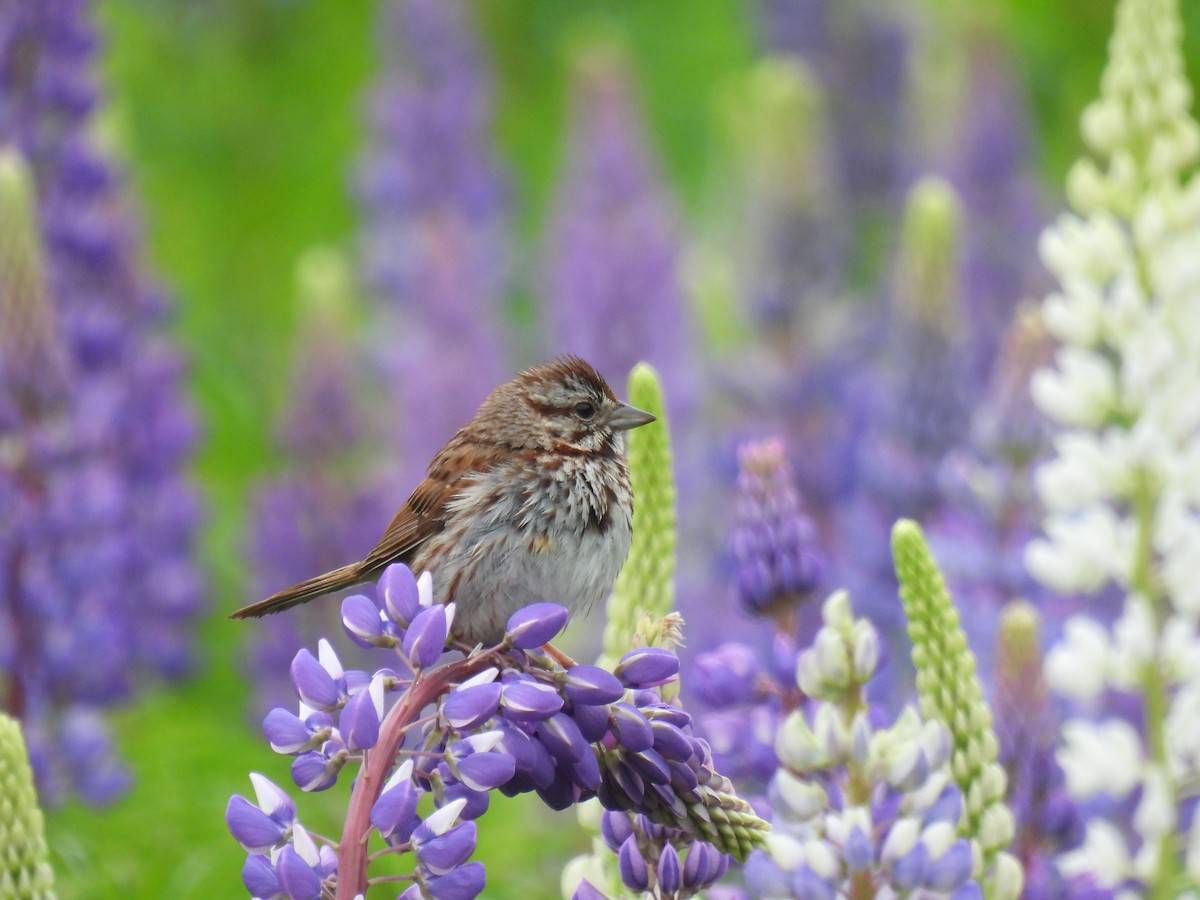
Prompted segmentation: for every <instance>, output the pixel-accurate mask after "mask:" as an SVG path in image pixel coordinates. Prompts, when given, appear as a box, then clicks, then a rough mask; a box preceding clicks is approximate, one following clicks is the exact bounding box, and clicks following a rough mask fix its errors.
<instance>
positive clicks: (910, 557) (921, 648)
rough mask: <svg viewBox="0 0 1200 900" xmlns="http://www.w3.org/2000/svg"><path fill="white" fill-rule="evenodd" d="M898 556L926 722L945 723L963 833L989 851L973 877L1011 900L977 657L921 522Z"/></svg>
mask: <svg viewBox="0 0 1200 900" xmlns="http://www.w3.org/2000/svg"><path fill="white" fill-rule="evenodd" d="M892 554H893V556H894V557H895V560H896V576H897V577H898V578H899V580H900V599H901V601H902V602H903V604H904V613H905V615H906V616H907V618H908V623H909V629H908V634H909V638H910V639H911V640H912V643H913V665H914V666H915V667H916V670H917V692H918V694H919V697H920V705H921V712H922V714H923V715H924V716H925V717H926V718H927V719H938V720H940V721H941V722H942V723H944V724H945V725H946V727H947V728H948V729H949V730H950V736H951V739H952V740H953V742H954V750H953V752H952V754H951V758H950V771H951V773H952V774H953V776H954V780H955V781H956V782H957V783H958V787H959V789H960V790H961V791H962V794H963V798H964V806H965V809H964V811H963V819H962V821H960V822H959V833H960V834H962V835H963V836H964V837H967V838H969V839H972V840H974V841H976V842H977V843H978V844H979V846H980V848H981V850H982V851H983V853H982V857H981V862H982V871H979V872H976V873H975V874H976V877H977V878H979V879H980V881H981V884H982V885H983V887H984V891H985V894H986V896H987V897H988V898H990V900H1009V898H1015V897H1016V896H1017V895H1016V894H1013V893H1009V891H1010V890H1011V887H1012V884H1013V878H1012V868H1011V865H1010V864H1009V863H1008V862H1007V861H1005V862H1004V863H1003V864H999V863H998V860H999V858H1000V857H1001V856H1005V855H1006V854H1004V852H1003V851H1004V850H1005V848H1006V847H1007V846H1008V843H1009V841H1010V840H1011V838H1012V831H1013V829H1012V814H1011V812H1009V810H1008V808H1007V806H1005V804H1004V789H1005V786H1006V779H1005V777H1004V771H1003V769H1002V768H1001V767H1000V764H999V762H998V761H997V746H998V745H997V741H996V735H995V734H994V733H993V732H992V727H991V721H992V717H991V711H990V710H989V709H988V706H987V701H985V700H984V698H983V688H982V687H981V686H980V684H979V679H978V678H977V677H976V676H975V657H974V656H973V655H972V654H971V650H970V648H969V647H968V646H967V643H966V638H965V637H964V636H963V633H962V628H961V627H960V625H959V620H958V611H957V610H956V609H955V608H954V602H953V600H951V598H950V592H949V591H948V590H947V589H946V582H945V579H943V577H942V573H941V572H940V571H939V570H938V567H937V563H936V562H935V561H934V559H933V555H932V554H931V553H930V552H929V546H928V544H926V543H925V536H924V534H922V533H921V529H920V527H919V526H918V525H917V523H916V522H912V521H909V520H907V519H902V520H901V521H899V522H897V523H896V526H895V528H893V529H892ZM999 871H1003V872H1004V873H1005V874H1004V878H998V877H996V873H997V872H999ZM1018 893H1019V886H1018Z"/></svg>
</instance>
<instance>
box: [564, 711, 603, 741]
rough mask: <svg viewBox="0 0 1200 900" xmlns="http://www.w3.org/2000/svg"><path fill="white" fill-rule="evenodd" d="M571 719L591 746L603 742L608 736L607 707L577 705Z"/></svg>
mask: <svg viewBox="0 0 1200 900" xmlns="http://www.w3.org/2000/svg"><path fill="white" fill-rule="evenodd" d="M571 718H572V719H574V720H575V724H576V725H578V726H579V733H580V734H582V735H583V737H584V739H585V740H586V741H587V742H588V743H589V744H594V743H596V742H597V741H600V740H603V739H604V736H605V735H606V734H608V707H607V706H581V705H580V704H578V703H577V704H575V709H574V710H573V711H572V712H571Z"/></svg>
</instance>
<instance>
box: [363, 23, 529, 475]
mask: <svg viewBox="0 0 1200 900" xmlns="http://www.w3.org/2000/svg"><path fill="white" fill-rule="evenodd" d="M471 13H472V7H471V6H470V5H469V4H467V3H464V2H462V0H390V2H387V3H384V4H381V12H380V21H379V28H378V31H379V35H380V43H381V52H382V57H383V67H382V70H381V73H380V76H379V80H378V82H377V84H376V85H375V86H374V87H373V88H372V90H371V92H370V95H369V102H368V118H369V130H370V136H369V140H368V144H367V147H366V149H365V151H364V153H363V158H362V161H361V164H360V167H359V175H358V195H359V203H360V209H361V211H362V219H363V234H362V254H363V259H362V265H363V272H364V277H365V281H366V284H367V287H368V289H369V290H371V291H372V292H373V293H374V294H375V296H376V297H377V298H378V300H379V301H380V302H379V304H378V307H377V316H378V320H377V327H378V331H379V334H380V335H381V338H380V343H379V345H378V346H377V347H376V350H377V351H378V353H379V354H380V355H381V357H382V368H383V370H384V372H383V374H384V378H385V381H386V383H387V385H388V386H389V388H390V389H391V390H392V391H393V392H394V395H393V396H394V399H395V403H396V404H397V408H398V410H399V415H398V416H396V417H395V421H396V429H395V438H394V439H393V440H394V441H395V444H394V445H395V446H396V447H398V448H399V449H400V450H401V451H402V453H403V460H402V463H401V473H400V475H401V482H402V483H403V484H405V485H408V486H410V487H411V485H415V484H416V483H417V482H418V481H420V479H421V477H422V476H423V475H424V467H425V465H426V464H427V463H428V461H429V460H430V459H432V458H433V455H434V454H435V453H436V452H437V450H438V449H439V448H440V447H441V446H442V444H443V443H445V442H446V440H448V439H449V438H450V437H451V436H452V435H453V434H454V432H455V431H456V430H457V429H458V427H459V426H460V425H461V424H462V423H463V422H464V421H466V420H467V419H468V418H470V416H471V414H472V413H474V411H475V408H476V407H477V406H478V405H479V403H480V402H482V400H483V399H484V397H485V396H486V395H487V393H488V391H490V390H491V389H492V388H493V387H494V386H496V385H497V384H499V383H500V382H502V381H504V380H505V379H506V378H507V377H508V375H509V374H510V373H509V364H508V348H507V341H506V339H505V335H504V330H503V327H502V321H503V312H504V302H505V301H504V286H505V280H506V277H507V272H506V267H507V258H506V255H507V247H506V243H505V239H504V234H505V232H506V229H507V225H508V202H507V197H506V187H505V178H504V175H503V173H502V172H501V169H500V165H499V163H498V160H497V158H496V154H495V151H494V149H493V146H492V143H493V137H492V118H493V105H494V104H493V99H492V96H491V76H490V73H489V71H488V64H487V60H486V59H485V57H484V53H483V49H482V47H481V46H480V45H479V42H478V40H477V39H476V36H475V33H474V30H473V27H472V23H471ZM389 418H392V416H391V415H389Z"/></svg>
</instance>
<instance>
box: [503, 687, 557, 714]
mask: <svg viewBox="0 0 1200 900" xmlns="http://www.w3.org/2000/svg"><path fill="white" fill-rule="evenodd" d="M500 705H501V707H502V708H503V710H504V713H505V715H507V716H508V717H509V718H513V719H519V720H522V721H526V720H530V721H537V720H540V719H547V718H549V717H550V716H552V715H554V714H555V713H557V712H558V711H559V710H560V709H562V708H563V699H562V697H561V696H560V695H559V693H558V691H556V690H554V688H552V687H550V686H549V685H544V684H539V683H536V682H532V681H512V682H509V683H508V684H506V685H504V690H503V692H502V694H501V699H500Z"/></svg>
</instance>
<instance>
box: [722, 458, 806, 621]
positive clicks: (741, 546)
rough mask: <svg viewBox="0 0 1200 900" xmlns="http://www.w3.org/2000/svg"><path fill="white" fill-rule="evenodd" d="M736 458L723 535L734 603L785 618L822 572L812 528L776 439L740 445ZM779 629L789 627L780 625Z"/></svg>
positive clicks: (758, 612) (761, 612)
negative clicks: (733, 576)
mask: <svg viewBox="0 0 1200 900" xmlns="http://www.w3.org/2000/svg"><path fill="white" fill-rule="evenodd" d="M738 462H739V469H740V471H739V473H738V482H737V501H736V502H737V507H736V509H737V523H736V525H735V526H734V530H733V533H732V534H731V535H730V538H729V549H730V553H731V555H732V556H733V562H734V565H735V566H736V572H737V587H736V590H737V600H738V604H739V605H740V606H741V608H742V609H743V610H745V611H746V612H748V613H750V614H751V615H772V616H776V617H780V616H782V617H783V620H781V621H785V622H788V621H790V619H791V610H792V608H793V607H794V606H795V605H796V604H798V603H800V602H802V601H804V600H806V599H807V598H809V597H811V596H812V595H813V594H814V593H815V592H816V590H817V588H818V586H819V585H820V582H821V577H822V575H823V572H824V561H823V560H822V557H821V553H820V551H819V549H818V548H817V536H816V527H815V526H814V524H813V522H812V520H811V519H810V518H808V516H806V515H805V513H804V511H803V509H802V507H801V505H800V497H799V494H798V493H797V491H796V484H795V476H794V475H793V474H792V470H791V466H789V464H788V461H787V457H786V455H785V453H784V448H783V444H782V442H780V441H778V440H766V441H761V442H756V443H747V444H744V445H742V447H741V448H740V449H739V450H738ZM781 630H783V631H785V632H788V633H790V631H791V628H790V627H788V625H787V624H784V625H783V627H782V629H781Z"/></svg>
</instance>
